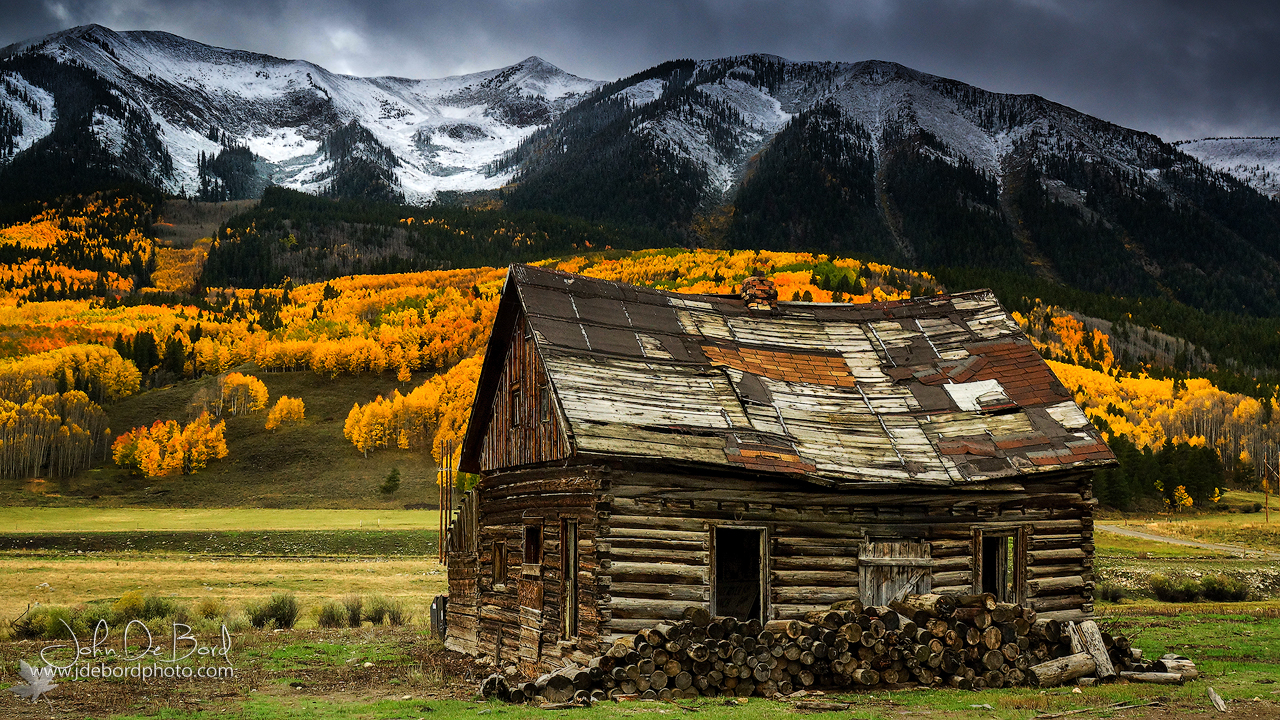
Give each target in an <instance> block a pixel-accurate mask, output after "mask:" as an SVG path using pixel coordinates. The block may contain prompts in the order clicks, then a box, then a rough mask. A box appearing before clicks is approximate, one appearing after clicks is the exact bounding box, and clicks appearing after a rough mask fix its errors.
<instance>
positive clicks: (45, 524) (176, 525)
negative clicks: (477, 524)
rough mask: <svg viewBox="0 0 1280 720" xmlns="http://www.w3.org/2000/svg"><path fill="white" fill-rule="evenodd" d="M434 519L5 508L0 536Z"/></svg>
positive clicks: (378, 525) (415, 525)
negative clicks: (10, 534)
mask: <svg viewBox="0 0 1280 720" xmlns="http://www.w3.org/2000/svg"><path fill="white" fill-rule="evenodd" d="M437 517H438V515H437V513H436V511H435V510H434V509H431V510H395V509H386V510H335V509H321V508H291V509H273V508H201V509H187V508H174V509H165V510H160V509H139V508H87V507H59V508H52V507H34V508H32V507H4V508H0V532H4V533H75V532H120V531H157V530H236V531H254V530H357V529H363V530H372V529H380V530H416V529H434V528H435V526H436V522H437Z"/></svg>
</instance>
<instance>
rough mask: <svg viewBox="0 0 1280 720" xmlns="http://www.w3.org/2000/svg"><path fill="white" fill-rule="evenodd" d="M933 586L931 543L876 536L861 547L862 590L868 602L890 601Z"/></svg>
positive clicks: (859, 583)
mask: <svg viewBox="0 0 1280 720" xmlns="http://www.w3.org/2000/svg"><path fill="white" fill-rule="evenodd" d="M932 586H933V560H932V559H931V551H930V549H929V543H924V542H912V541H909V540H873V541H869V542H865V543H863V544H862V547H861V548H859V549H858V592H859V598H860V599H861V600H862V603H863V604H864V605H888V604H889V603H891V602H893V601H895V600H901V599H902V598H904V597H906V596H907V595H920V594H924V593H928V592H929V590H930V589H931V588H932Z"/></svg>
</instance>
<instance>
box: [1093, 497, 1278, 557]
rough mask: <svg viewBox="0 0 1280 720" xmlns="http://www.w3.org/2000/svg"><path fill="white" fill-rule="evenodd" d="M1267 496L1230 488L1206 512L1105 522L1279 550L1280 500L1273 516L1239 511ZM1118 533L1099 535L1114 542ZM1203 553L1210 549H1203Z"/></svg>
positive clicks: (1273, 501) (1273, 506)
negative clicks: (1106, 535)
mask: <svg viewBox="0 0 1280 720" xmlns="http://www.w3.org/2000/svg"><path fill="white" fill-rule="evenodd" d="M1266 501H1267V498H1266V497H1265V496H1264V495H1263V494H1262V493H1260V492H1242V491H1238V490H1236V491H1231V492H1228V493H1226V494H1225V495H1224V496H1223V498H1222V500H1221V501H1220V502H1219V503H1217V504H1216V505H1214V506H1212V507H1211V508H1206V509H1205V511H1203V512H1193V511H1188V512H1185V513H1172V514H1168V515H1159V516H1141V515H1130V516H1127V517H1125V516H1109V517H1107V518H1106V519H1105V520H1104V521H1105V522H1115V521H1121V520H1122V521H1123V522H1124V523H1125V524H1127V525H1128V526H1129V527H1133V528H1135V529H1138V530H1142V531H1144V532H1148V533H1152V534H1156V535H1166V536H1169V537H1175V538H1181V539H1185V540H1198V541H1201V542H1210V543H1222V544H1225V545H1235V546H1238V547H1242V548H1248V549H1252V550H1260V551H1263V552H1278V551H1280V501H1277V499H1276V498H1275V497H1274V496H1272V497H1271V498H1270V504H1271V517H1270V519H1269V520H1268V517H1267V513H1265V512H1262V511H1258V512H1240V509H1241V508H1244V507H1252V506H1254V505H1255V504H1261V503H1264V502H1266ZM1114 538H1115V536H1110V537H1103V538H1099V540H1104V539H1105V541H1106V542H1108V543H1112V542H1113V540H1114ZM1197 552H1200V553H1204V552H1208V551H1204V550H1200V551H1197Z"/></svg>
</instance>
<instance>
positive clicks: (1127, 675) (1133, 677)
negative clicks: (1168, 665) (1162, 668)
mask: <svg viewBox="0 0 1280 720" xmlns="http://www.w3.org/2000/svg"><path fill="white" fill-rule="evenodd" d="M1120 679H1121V680H1128V681H1129V682H1136V683H1155V684H1157V685H1181V684H1182V682H1183V680H1182V676H1181V675H1179V674H1178V673H1170V672H1122V673H1120Z"/></svg>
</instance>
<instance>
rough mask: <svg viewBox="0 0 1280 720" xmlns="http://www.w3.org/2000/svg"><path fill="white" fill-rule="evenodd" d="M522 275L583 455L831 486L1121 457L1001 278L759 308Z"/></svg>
mask: <svg viewBox="0 0 1280 720" xmlns="http://www.w3.org/2000/svg"><path fill="white" fill-rule="evenodd" d="M510 277H511V279H512V280H513V281H514V282H513V283H509V284H511V285H513V286H514V287H515V288H516V289H517V290H518V292H517V293H512V294H511V295H512V297H513V298H518V299H513V300H511V302H518V303H519V304H520V309H521V310H522V311H523V312H524V315H525V317H526V318H527V322H528V324H529V328H530V329H531V330H532V331H533V335H534V338H535V341H536V344H537V347H538V349H539V352H540V354H541V355H542V358H543V361H544V363H545V366H546V368H547V372H548V375H549V376H550V379H551V383H552V386H553V388H554V390H555V393H556V396H557V398H558V400H559V402H560V405H561V407H562V409H563V411H564V415H565V418H566V420H567V422H568V425H569V429H570V434H571V435H572V436H573V438H574V442H575V447H576V450H577V451H578V452H581V453H587V454H592V455H618V456H630V457H643V458H650V459H654V460H667V461H672V462H687V463H697V464H703V465H706V464H710V465H720V466H725V467H737V468H741V469H743V470H746V471H753V472H770V473H785V474H791V475H798V476H802V477H804V478H806V479H808V480H811V481H813V482H818V483H821V484H825V485H835V486H839V485H841V484H847V485H850V486H854V485H857V486H862V485H866V484H875V483H901V484H917V485H939V484H942V485H949V484H966V483H983V482H988V481H1001V482H1007V481H1008V479H1009V478H1010V477H1013V476H1017V475H1022V474H1029V473H1038V472H1050V471H1061V470H1066V469H1071V468H1074V467H1089V466H1095V465H1107V464H1110V463H1112V462H1113V461H1114V460H1113V457H1112V456H1111V454H1110V451H1109V450H1107V449H1106V446H1105V444H1104V443H1103V442H1102V439H1101V437H1100V436H1099V435H1098V434H1097V432H1096V431H1095V430H1094V429H1093V427H1092V425H1091V424H1090V423H1089V420H1088V418H1087V417H1086V416H1085V415H1084V413H1083V412H1082V411H1081V410H1080V408H1079V407H1078V406H1077V405H1076V404H1075V402H1074V400H1073V399H1072V397H1071V395H1070V393H1069V392H1068V391H1067V390H1066V388H1064V387H1062V385H1061V383H1059V382H1058V381H1057V379H1056V378H1055V377H1054V376H1053V373H1052V372H1051V371H1050V369H1049V368H1048V366H1047V365H1046V364H1045V363H1044V361H1043V360H1042V359H1041V358H1040V357H1039V355H1038V354H1036V352H1035V349H1034V348H1033V347H1032V346H1031V344H1030V342H1029V341H1028V340H1027V339H1026V338H1025V336H1024V335H1023V334H1022V332H1021V330H1020V329H1019V327H1018V325H1017V323H1015V322H1014V321H1013V319H1012V318H1011V317H1010V316H1009V315H1008V313H1007V312H1006V311H1005V310H1004V308H1002V307H1001V306H1000V303H999V302H998V301H997V300H996V298H995V296H994V295H993V294H992V293H991V292H989V291H978V292H972V293H960V294H956V295H948V296H935V297H928V298H920V299H916V300H903V301H894V302H886V303H872V304H867V305H843V304H816V303H786V302H782V303H778V307H777V309H776V310H773V311H759V310H753V309H749V308H747V307H746V305H745V303H744V302H743V301H742V300H741V299H738V298H733V297H726V296H718V295H682V294H677V293H667V292H663V291H658V290H653V289H650V288H641V287H636V286H631V285H626V284H622V283H616V282H612V281H606V280H599V279H594V278H586V277H581V276H575V275H571V274H569V273H563V272H558V271H552V270H546V269H542V268H536V267H530V266H522V265H516V266H512V272H511V275H510ZM503 302H504V303H507V302H508V298H507V295H506V294H504V299H503ZM491 354H492V353H491ZM488 362H489V358H488V356H487V357H486V363H488ZM480 404H481V402H480V401H479V400H478V402H477V407H479V406H480ZM469 437H470V435H469Z"/></svg>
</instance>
